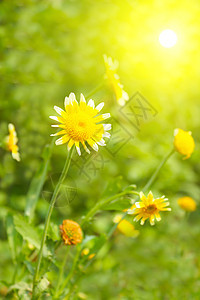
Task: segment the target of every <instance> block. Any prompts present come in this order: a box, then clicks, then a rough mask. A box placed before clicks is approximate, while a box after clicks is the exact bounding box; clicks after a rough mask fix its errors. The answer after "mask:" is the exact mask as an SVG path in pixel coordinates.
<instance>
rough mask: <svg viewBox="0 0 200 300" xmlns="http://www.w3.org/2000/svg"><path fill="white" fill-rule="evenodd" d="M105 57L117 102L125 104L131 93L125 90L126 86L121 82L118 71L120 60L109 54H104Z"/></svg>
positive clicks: (107, 73)
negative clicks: (113, 58) (108, 55)
mask: <svg viewBox="0 0 200 300" xmlns="http://www.w3.org/2000/svg"><path fill="white" fill-rule="evenodd" d="M103 58H104V63H105V67H106V75H107V78H108V80H109V82H110V85H111V87H112V89H113V91H114V93H115V96H116V99H117V102H118V103H119V105H121V106H124V105H125V102H126V101H128V100H129V95H128V94H127V92H125V91H124V90H123V88H124V86H123V85H122V84H121V82H120V78H119V75H118V74H117V73H116V72H117V69H118V62H117V61H116V60H115V61H113V60H112V58H111V57H107V55H104V56H103Z"/></svg>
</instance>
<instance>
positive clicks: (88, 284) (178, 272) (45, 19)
mask: <svg viewBox="0 0 200 300" xmlns="http://www.w3.org/2000/svg"><path fill="white" fill-rule="evenodd" d="M199 15H200V2H199V1H198V0H192V1H158V0H152V1H149V0H148V1H147V0H146V1H131V0H129V1H128V0H126V1H114V0H112V1H104V0H102V1H96V2H94V1H89V0H82V1H76V0H74V1H64V0H63V1H62V0H51V1H50V0H49V1H47V0H40V1H29V0H27V1H25V0H24V1H21V0H13V1H7V0H4V1H0V49H1V63H0V74H1V82H0V85H1V88H0V97H1V98H0V138H1V140H3V139H4V137H5V136H6V135H7V134H8V132H7V126H8V123H10V122H12V123H13V124H14V125H15V126H16V130H17V133H18V137H19V147H20V154H21V162H20V163H17V162H15V161H14V160H13V159H12V157H11V155H10V153H8V152H6V151H5V150H3V149H0V157H1V161H0V203H1V207H2V208H1V210H0V215H1V223H0V225H1V232H0V236H1V246H0V256H1V260H2V263H1V264H2V271H1V273H0V279H4V280H8V281H9V277H10V276H11V274H12V261H11V258H10V253H9V247H8V243H7V235H6V229H5V222H4V217H5V215H6V214H7V210H8V208H9V209H12V210H14V211H18V212H21V213H23V212H24V209H25V207H26V199H27V197H26V195H27V192H28V189H29V186H30V182H31V180H32V178H33V176H34V174H35V173H36V172H37V170H38V169H39V167H40V164H41V162H42V152H43V149H44V147H45V146H46V145H47V144H50V143H51V140H52V138H51V137H50V134H51V133H53V132H54V130H53V128H51V127H50V124H51V121H50V120H49V115H54V111H53V106H54V105H57V106H60V107H63V101H64V97H65V96H67V95H69V93H70V92H74V93H75V94H76V96H77V98H78V99H79V95H80V93H81V92H82V93H83V94H84V95H86V96H87V95H88V94H89V93H90V92H91V91H92V90H93V89H94V88H95V87H96V86H97V85H99V84H100V83H101V82H102V81H104V74H105V67H104V62H103V54H105V53H106V54H107V55H109V56H111V57H113V58H115V59H117V60H118V61H119V75H120V78H121V82H122V83H123V85H124V89H125V91H127V92H128V93H129V96H130V97H131V96H132V95H135V93H136V92H139V93H140V95H142V97H144V98H145V99H146V100H147V102H148V103H149V104H150V105H152V107H153V108H154V109H155V110H156V111H157V114H156V115H155V116H153V115H152V114H151V113H150V114H149V115H148V118H147V119H146V120H143V118H141V119H140V125H139V130H135V127H134V126H133V124H131V122H129V120H128V119H127V118H126V117H124V116H123V115H122V113H121V108H120V107H118V106H117V104H116V100H115V97H114V95H113V93H112V91H111V89H110V88H109V85H108V84H107V83H106V81H105V84H104V85H103V87H102V89H101V90H100V91H99V92H98V93H96V94H95V95H93V96H92V98H93V99H94V100H95V103H100V102H102V101H104V102H105V107H104V112H111V114H112V117H114V119H111V123H114V124H113V125H114V126H113V128H115V124H116V120H117V122H119V124H118V125H119V127H120V128H125V129H126V130H127V131H128V135H129V136H131V135H132V138H130V139H129V140H128V141H127V140H126V138H127V137H126V135H127V132H126V133H124V132H123V130H122V132H121V133H120V134H121V137H122V138H123V141H124V145H123V142H122V141H121V140H120V136H119V135H118V136H117V140H116V139H112V138H111V141H109V143H108V149H109V150H110V151H108V149H106V148H104V149H100V150H99V154H98V157H95V156H94V155H92V156H91V158H89V160H88V157H87V156H86V155H84V157H82V158H80V159H79V160H78V158H77V156H75V157H74V164H73V166H72V168H71V170H70V173H69V175H70V183H69V184H70V185H71V186H73V188H74V190H75V191H76V193H75V194H73V196H72V197H73V201H72V200H71V203H70V205H68V206H67V205H65V203H64V200H63V202H62V205H60V204H58V205H57V209H55V211H54V213H53V216H52V220H53V221H54V222H55V223H56V224H61V223H62V220H63V219H66V218H72V219H74V220H77V221H80V220H81V217H82V216H83V215H84V214H85V213H86V211H87V210H88V209H89V208H91V207H92V206H93V205H94V204H95V203H96V201H97V200H98V199H99V198H100V197H101V196H102V195H103V194H104V190H105V188H106V186H107V185H109V183H110V182H111V180H113V179H114V181H115V180H116V181H117V180H118V179H117V178H118V177H119V176H121V178H122V180H121V183H120V185H121V186H122V187H125V186H127V185H128V184H137V186H138V189H139V190H140V189H142V187H143V186H144V185H145V183H146V181H147V180H148V178H149V176H150V175H151V174H152V172H153V170H154V169H155V168H156V166H157V165H158V164H159V162H160V160H161V159H162V158H163V157H164V156H165V155H166V154H167V153H168V152H169V151H170V149H171V148H172V146H173V131H174V129H175V128H177V127H178V128H182V129H184V130H191V131H192V133H193V136H194V139H195V142H196V148H195V152H194V154H193V155H192V157H191V158H190V159H189V160H187V161H183V160H182V157H181V155H179V154H175V155H174V156H173V157H172V158H171V159H170V161H169V162H168V163H167V164H166V166H165V167H164V168H163V170H162V172H161V174H160V176H159V179H158V180H157V182H156V183H155V184H154V186H153V188H152V190H153V192H154V194H155V196H159V195H160V196H161V195H162V194H165V195H166V196H167V197H168V198H169V200H170V203H171V207H172V213H170V214H163V215H162V216H163V218H162V222H161V223H160V224H157V225H156V226H155V227H150V225H149V224H148V222H147V224H146V225H144V226H143V227H141V226H140V225H139V224H136V227H137V229H139V230H140V236H139V237H138V238H136V239H130V238H127V237H124V236H122V235H121V234H119V233H117V232H116V233H115V235H114V237H113V238H112V239H111V241H110V242H109V243H108V244H107V246H106V247H104V248H103V249H102V251H101V252H100V254H99V257H100V258H101V259H99V260H98V259H97V260H95V261H94V263H93V264H92V265H91V266H90V267H89V268H88V269H87V271H86V276H85V277H84V278H83V279H81V280H80V281H79V282H78V287H77V290H78V291H81V292H83V293H85V294H86V295H87V297H88V298H87V299H97V300H98V299H123V300H126V299H139V300H140V299H142V300H143V299H187V300H188V299H199V293H200V258H199V251H200V246H199V234H200V231H199V228H200V218H199V208H198V209H197V211H196V212H194V213H192V214H190V215H189V216H188V218H187V219H186V216H185V213H184V212H183V211H181V209H180V208H179V207H178V205H177V199H178V198H179V197H180V196H184V195H187V196H191V197H193V198H194V199H195V200H196V202H197V203H199V196H200V188H199V184H200V179H199V174H200V163H199V137H200V133H199V129H200V125H199V115H200V114H199V113H200V109H199V97H200V92H199V78H200V56H199V51H198V50H199V47H200V39H199V36H200V22H199ZM166 28H170V29H172V30H174V31H175V32H176V34H177V36H178V42H177V45H175V47H173V48H170V49H167V48H163V47H162V46H161V45H160V44H159V41H158V37H159V34H160V32H161V31H162V30H164V29H166ZM133 99H134V98H133ZM113 136H114V133H113ZM116 142H117V145H122V146H123V147H121V148H120V150H119V151H117V152H116V153H115V154H114V155H113V153H114V152H115V150H114V149H115V147H116ZM66 155H67V150H66V147H65V146H58V147H54V149H53V155H52V159H51V163H50V169H49V174H48V176H47V181H46V183H45V188H44V189H45V190H46V191H49V189H50V187H49V186H50V183H51V176H55V177H56V176H57V175H56V174H59V172H61V170H62V167H63V164H64V161H65V158H66ZM77 163H78V166H77ZM96 169H97V170H96ZM52 174H53V175H52ZM47 198H48V197H47ZM47 198H46V196H45V195H44V193H43V194H42V195H41V198H40V200H39V202H38V204H37V207H36V214H35V217H34V224H35V226H38V224H40V223H43V222H44V218H45V214H46V211H47V208H48V201H47V200H48V199H47ZM63 203H64V205H63ZM114 215H115V212H113V211H109V212H105V211H104V212H102V213H100V214H99V215H98V216H97V217H96V218H95V220H94V222H93V223H91V225H90V226H88V227H87V228H86V233H93V234H97V235H98V234H100V233H104V232H106V231H108V229H109V228H110V226H111V225H112V219H113V216H114ZM129 220H130V221H131V220H132V218H131V217H130V218H129ZM79 296H80V295H79ZM79 296H74V299H79V298H80V297H79ZM76 297H79V298H76Z"/></svg>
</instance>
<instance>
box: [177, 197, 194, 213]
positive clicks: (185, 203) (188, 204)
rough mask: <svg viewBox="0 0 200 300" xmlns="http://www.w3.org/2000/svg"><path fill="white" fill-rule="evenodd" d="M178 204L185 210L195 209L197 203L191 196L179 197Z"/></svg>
mask: <svg viewBox="0 0 200 300" xmlns="http://www.w3.org/2000/svg"><path fill="white" fill-rule="evenodd" d="M178 205H179V206H180V207H181V208H182V209H184V210H185V211H195V210H196V209H197V204H196V202H195V201H194V199H192V198H191V197H182V198H179V199H178Z"/></svg>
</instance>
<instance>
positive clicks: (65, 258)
mask: <svg viewBox="0 0 200 300" xmlns="http://www.w3.org/2000/svg"><path fill="white" fill-rule="evenodd" d="M69 250H70V246H68V247H67V249H66V253H65V256H64V259H63V263H62V266H61V268H60V272H59V277H58V282H57V285H56V290H55V296H54V297H55V299H56V298H57V297H58V291H59V288H60V285H61V281H62V278H63V274H64V269H65V265H66V261H67V257H68V254H69Z"/></svg>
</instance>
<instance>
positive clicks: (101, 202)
mask: <svg viewBox="0 0 200 300" xmlns="http://www.w3.org/2000/svg"><path fill="white" fill-rule="evenodd" d="M127 194H134V195H138V196H139V193H138V192H135V191H124V192H121V193H119V194H116V195H114V196H112V197H110V198H108V199H105V200H102V201H99V202H97V203H96V204H95V206H93V208H92V209H91V210H90V211H89V212H88V213H87V215H86V216H85V218H84V220H83V221H82V223H81V226H83V225H84V224H85V223H86V222H88V221H89V219H90V218H92V217H93V216H94V215H95V214H96V213H97V211H98V210H99V209H100V208H101V207H102V206H104V205H106V204H108V203H110V202H111V201H113V200H115V199H117V198H119V197H121V196H124V195H127Z"/></svg>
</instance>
